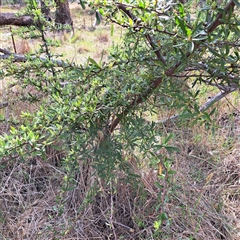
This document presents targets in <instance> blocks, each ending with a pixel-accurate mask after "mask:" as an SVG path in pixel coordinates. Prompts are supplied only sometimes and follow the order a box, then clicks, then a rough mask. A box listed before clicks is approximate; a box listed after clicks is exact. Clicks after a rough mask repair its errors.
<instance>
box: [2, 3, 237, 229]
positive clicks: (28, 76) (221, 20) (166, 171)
mask: <svg viewBox="0 0 240 240" xmlns="http://www.w3.org/2000/svg"><path fill="white" fill-rule="evenodd" d="M121 2H122V3H115V2H114V1H110V2H109V1H97V2H96V1H92V2H91V3H90V6H91V7H93V8H95V9H96V8H97V9H98V11H97V20H98V21H100V14H99V13H101V14H103V15H104V16H105V17H106V18H107V19H108V21H110V22H113V23H116V24H118V25H120V26H122V27H125V28H126V34H125V36H124V40H123V44H122V45H120V46H115V47H113V48H112V50H111V54H110V56H109V61H108V62H107V63H105V62H104V63H103V62H99V63H98V62H96V61H95V60H94V59H92V58H88V60H87V61H86V63H84V64H82V65H75V64H72V63H70V62H68V61H67V60H66V62H63V61H60V62H58V61H56V60H57V58H58V56H54V55H53V53H52V51H51V48H52V47H53V46H56V43H55V42H54V41H52V40H51V39H47V37H46V35H47V32H48V31H51V30H52V29H53V26H52V25H51V24H50V23H48V22H47V21H46V20H45V19H44V17H43V16H42V15H41V11H40V10H39V9H38V5H37V3H36V2H35V1H29V2H28V5H27V8H26V13H31V15H33V16H34V20H35V22H36V25H35V26H32V27H31V28H23V29H21V34H22V35H24V37H25V38H40V39H41V40H42V45H41V47H40V49H39V51H38V52H36V53H35V57H32V56H30V55H29V56H27V59H26V61H25V62H22V63H21V64H18V65H16V64H15V63H14V62H13V59H10V60H9V62H8V63H6V67H5V69H4V74H5V76H11V77H13V78H15V79H16V80H18V81H21V86H22V87H23V88H26V87H27V86H33V87H34V88H35V89H36V90H37V94H33V93H29V98H28V100H29V101H39V102H40V103H41V106H40V107H39V109H38V110H37V111H36V112H35V113H34V114H30V113H28V112H22V116H21V117H22V121H21V122H20V123H19V125H18V126H15V127H13V126H12V127H11V130H10V133H9V134H5V135H4V136H1V137H0V158H4V159H8V160H14V159H16V158H21V159H23V161H27V160H29V159H31V158H34V157H36V156H38V157H41V158H43V159H45V160H46V159H47V155H46V147H47V146H50V145H55V143H56V142H60V145H61V146H60V148H61V149H62V150H63V151H64V158H63V159H62V169H63V171H64V173H65V176H64V178H63V185H62V186H61V187H62V188H61V189H62V191H63V192H65V191H71V190H73V189H74V187H75V185H74V184H75V180H76V179H75V178H76V174H77V173H79V171H80V172H81V171H82V169H80V166H82V165H81V164H83V165H85V166H86V165H90V167H92V169H93V170H92V172H90V173H88V174H90V175H89V176H88V177H92V176H93V175H94V176H99V177H101V178H102V179H105V180H106V182H109V181H111V179H114V177H115V176H116V172H117V171H125V172H126V173H127V174H129V175H130V174H132V173H133V172H131V171H132V170H131V168H130V166H129V164H128V161H127V158H126V157H125V156H128V155H130V154H132V153H133V154H134V155H136V156H137V157H140V156H141V157H142V161H146V162H147V163H148V164H150V165H152V166H153V167H155V168H156V167H157V165H158V163H159V164H161V166H162V168H163V171H161V172H160V174H159V175H160V176H159V179H161V180H163V181H164V182H165V183H166V184H165V185H162V184H160V183H158V182H157V183H156V186H157V188H159V192H164V194H163V193H161V194H160V195H159V202H160V205H159V207H158V212H160V213H159V214H158V216H157V219H156V221H155V222H154V225H153V227H154V229H155V231H156V233H157V232H158V231H159V232H160V229H161V227H162V225H163V223H164V224H167V225H169V224H170V220H169V216H167V215H166V213H165V212H164V203H165V202H166V201H168V200H169V198H170V193H171V191H170V189H171V184H172V183H171V179H172V176H173V175H174V172H173V171H172V170H171V162H172V158H171V155H172V154H173V152H175V151H177V150H178V149H177V148H175V147H174V146H172V145H171V144H170V142H171V138H172V135H168V136H166V135H165V133H164V132H163V131H162V130H161V128H159V127H158V126H156V124H155V123H153V122H151V123H149V122H148V121H146V119H145V117H144V113H145V112H146V111H150V113H153V112H158V111H161V109H163V107H164V108H167V109H174V110H177V111H178V112H180V118H181V119H182V120H185V119H191V123H192V124H197V123H199V122H200V123H204V124H206V123H207V124H210V123H211V116H212V115H213V114H214V110H212V111H211V112H210V113H208V112H206V111H201V109H200V106H199V103H198V91H197V90H196V89H195V88H194V86H195V85H196V84H206V85H207V86H208V85H214V86H216V87H219V86H220V87H219V88H220V89H221V87H223V88H224V87H225V86H232V85H233V84H235V86H236V85H238V84H239V78H238V72H239V53H238V52H239V45H238V44H237V43H238V41H239V37H240V31H239V19H238V18H237V15H235V14H234V11H233V10H234V9H233V7H234V3H233V2H232V5H231V7H229V8H226V9H225V10H224V9H222V8H215V7H212V6H210V5H207V4H206V5H205V6H204V7H203V8H202V9H200V12H199V13H197V14H196V15H195V14H192V13H191V10H190V8H187V7H185V6H184V5H182V4H171V3H169V4H168V3H165V2H157V1H121ZM80 3H81V5H82V7H83V8H85V4H86V3H85V2H84V1H80ZM219 16H220V17H219ZM40 55H41V57H40ZM39 93H41V94H39ZM113 132H114V133H113ZM56 145H57V144H56ZM158 152H164V153H161V154H160V155H159V154H158ZM159 159H160V160H159ZM80 162H81V164H80ZM132 176H134V177H135V175H132ZM86 182H87V180H86ZM86 184H87V183H86ZM59 201H60V202H61V200H59ZM59 204H60V203H59ZM61 204H62V203H61ZM59 209H60V208H59ZM58 211H59V212H61V211H63V210H58ZM59 214H61V213H59Z"/></svg>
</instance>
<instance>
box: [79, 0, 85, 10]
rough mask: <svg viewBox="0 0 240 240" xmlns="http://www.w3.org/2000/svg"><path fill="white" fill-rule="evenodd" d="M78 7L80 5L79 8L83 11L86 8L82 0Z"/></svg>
mask: <svg viewBox="0 0 240 240" xmlns="http://www.w3.org/2000/svg"><path fill="white" fill-rule="evenodd" d="M79 3H80V5H81V7H82V8H83V9H85V8H86V6H85V2H84V1H83V0H80V2H79Z"/></svg>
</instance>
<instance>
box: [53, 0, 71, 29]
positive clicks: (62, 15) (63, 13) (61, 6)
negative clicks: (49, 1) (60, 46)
mask: <svg viewBox="0 0 240 240" xmlns="http://www.w3.org/2000/svg"><path fill="white" fill-rule="evenodd" d="M55 2H56V5H57V9H56V15H55V23H56V24H63V25H70V26H71V27H72V28H73V21H72V17H71V13H70V9H69V3H68V0H64V1H63V0H55Z"/></svg>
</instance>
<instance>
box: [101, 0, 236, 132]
mask: <svg viewBox="0 0 240 240" xmlns="http://www.w3.org/2000/svg"><path fill="white" fill-rule="evenodd" d="M234 6H235V3H234V1H233V0H230V1H229V3H228V4H227V6H226V7H225V9H224V10H225V13H226V14H227V13H229V12H230V11H231V12H233V9H234ZM117 7H118V9H119V10H121V11H123V12H124V13H125V14H126V15H127V16H128V17H129V18H131V19H132V20H133V22H134V23H136V24H137V18H136V17H135V16H134V15H133V14H132V13H131V12H130V11H129V10H128V9H127V7H126V6H125V5H123V4H118V5H117ZM222 16H223V13H219V14H218V15H217V17H216V19H215V20H214V21H213V22H212V23H211V24H210V25H209V27H208V29H207V33H208V34H210V33H212V32H213V31H214V30H215V29H216V28H217V27H218V26H219V25H220V24H223V22H222V21H221V19H222ZM146 38H147V40H148V41H150V45H151V46H152V48H153V50H154V52H155V54H156V56H157V57H158V59H159V60H160V61H161V62H162V63H163V64H164V65H165V62H164V60H163V59H162V57H160V58H159V56H161V53H160V51H156V49H154V44H153V42H151V41H152V38H151V36H150V35H149V34H147V35H146ZM203 41H204V40H203ZM199 46H200V44H195V50H196V49H198V48H199ZM191 54H192V53H190V52H187V53H186V59H187V58H189V57H190V56H191ZM180 65H181V62H178V63H176V64H175V66H173V67H172V68H169V69H167V70H166V71H165V75H166V76H172V75H173V74H174V72H175V70H176V69H177V68H178V67H179V66H180ZM161 83H162V77H159V78H157V79H155V80H153V82H152V83H151V85H150V86H149V88H148V89H147V90H146V92H145V93H143V94H141V95H138V96H137V97H136V98H135V99H134V100H133V101H132V103H131V104H130V105H129V106H128V107H127V108H126V109H125V110H124V111H123V112H122V113H121V114H120V115H118V117H117V118H115V119H114V120H113V121H112V123H111V124H110V125H109V127H108V129H107V131H106V134H107V135H108V134H111V133H112V132H113V131H114V129H115V128H116V126H117V125H118V124H119V122H120V121H121V119H122V118H124V117H125V116H126V115H127V114H128V113H129V112H130V111H131V110H132V109H133V108H134V107H135V106H136V105H138V104H140V103H142V102H143V100H144V99H146V98H148V97H149V96H150V95H151V93H152V92H153V91H154V90H155V89H156V88H157V87H159V85H160V84H161Z"/></svg>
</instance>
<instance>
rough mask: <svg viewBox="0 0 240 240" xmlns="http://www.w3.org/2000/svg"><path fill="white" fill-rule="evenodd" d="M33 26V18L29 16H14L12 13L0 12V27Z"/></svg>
mask: <svg viewBox="0 0 240 240" xmlns="http://www.w3.org/2000/svg"><path fill="white" fill-rule="evenodd" d="M33 24H34V21H33V18H32V17H30V16H21V17H19V16H16V15H15V14H14V13H1V12H0V26H2V25H15V26H31V25H33Z"/></svg>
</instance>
